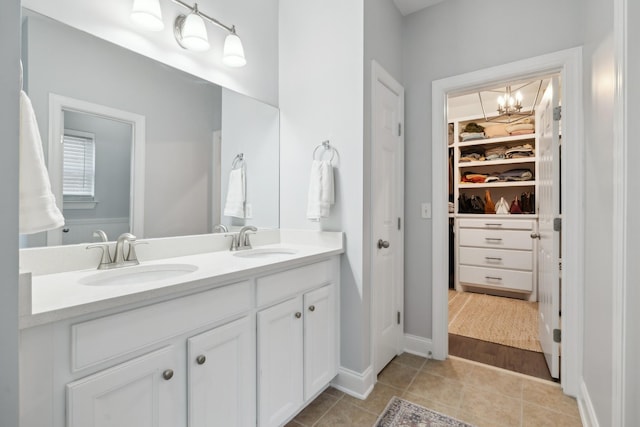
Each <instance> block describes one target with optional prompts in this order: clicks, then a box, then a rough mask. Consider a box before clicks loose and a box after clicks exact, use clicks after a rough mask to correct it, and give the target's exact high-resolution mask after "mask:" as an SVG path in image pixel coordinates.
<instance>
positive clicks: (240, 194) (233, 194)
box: [224, 167, 246, 218]
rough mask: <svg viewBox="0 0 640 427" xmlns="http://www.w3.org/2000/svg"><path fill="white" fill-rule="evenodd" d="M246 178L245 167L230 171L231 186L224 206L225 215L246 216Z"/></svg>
mask: <svg viewBox="0 0 640 427" xmlns="http://www.w3.org/2000/svg"><path fill="white" fill-rule="evenodd" d="M245 180H246V178H245V173H244V168H243V167H241V168H237V169H232V170H231V172H230V173H229V187H228V189H227V202H226V204H225V206H224V214H225V216H233V217H236V218H244V217H245V211H244V207H245V201H246V194H245V190H246V185H245V184H246V181H245Z"/></svg>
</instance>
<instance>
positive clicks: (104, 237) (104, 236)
mask: <svg viewBox="0 0 640 427" xmlns="http://www.w3.org/2000/svg"><path fill="white" fill-rule="evenodd" d="M93 237H98V238H99V239H100V241H101V242H108V241H109V238H108V237H107V233H105V232H104V230H95V231H94V232H93Z"/></svg>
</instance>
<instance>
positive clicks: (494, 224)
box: [458, 216, 533, 230]
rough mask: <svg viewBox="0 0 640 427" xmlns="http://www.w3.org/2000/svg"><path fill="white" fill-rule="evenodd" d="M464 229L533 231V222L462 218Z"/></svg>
mask: <svg viewBox="0 0 640 427" xmlns="http://www.w3.org/2000/svg"><path fill="white" fill-rule="evenodd" d="M458 221H459V224H460V227H462V228H487V229H491V230H533V221H532V220H530V219H503V218H491V217H490V216H489V217H488V218H486V219H485V218H482V219H476V218H473V219H472V218H460V219H458Z"/></svg>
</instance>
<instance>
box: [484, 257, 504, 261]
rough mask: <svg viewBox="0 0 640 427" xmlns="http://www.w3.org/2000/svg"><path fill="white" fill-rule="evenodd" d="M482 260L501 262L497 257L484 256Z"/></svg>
mask: <svg viewBox="0 0 640 427" xmlns="http://www.w3.org/2000/svg"><path fill="white" fill-rule="evenodd" d="M484 259H486V260H487V261H502V258H500V257H497V256H486V257H484Z"/></svg>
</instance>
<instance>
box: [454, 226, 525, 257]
mask: <svg viewBox="0 0 640 427" xmlns="http://www.w3.org/2000/svg"><path fill="white" fill-rule="evenodd" d="M459 234H460V246H476V247H481V248H496V249H520V250H527V251H530V250H532V249H533V239H532V238H531V235H530V232H529V231H524V230H522V231H520V230H486V229H477V228H464V229H461V230H460V233H459Z"/></svg>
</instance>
